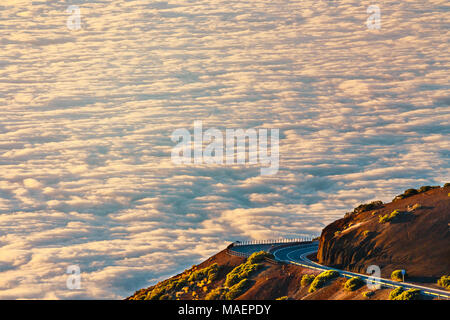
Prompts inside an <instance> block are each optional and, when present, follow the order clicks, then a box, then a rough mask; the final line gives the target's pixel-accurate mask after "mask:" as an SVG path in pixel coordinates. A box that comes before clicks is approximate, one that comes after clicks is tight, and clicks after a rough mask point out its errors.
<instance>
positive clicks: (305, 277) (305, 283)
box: [300, 274, 316, 287]
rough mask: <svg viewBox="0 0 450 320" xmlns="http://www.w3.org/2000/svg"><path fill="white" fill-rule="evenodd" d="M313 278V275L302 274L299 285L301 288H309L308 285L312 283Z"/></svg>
mask: <svg viewBox="0 0 450 320" xmlns="http://www.w3.org/2000/svg"><path fill="white" fill-rule="evenodd" d="M315 277H316V276H315V275H313V274H304V275H303V277H302V280H301V281H300V285H301V286H302V287H307V286H309V285H310V284H311V282H313V281H314V278H315Z"/></svg>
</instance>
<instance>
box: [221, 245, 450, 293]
mask: <svg viewBox="0 0 450 320" xmlns="http://www.w3.org/2000/svg"><path fill="white" fill-rule="evenodd" d="M312 239H313V238H297V239H282V240H283V242H280V239H279V240H259V241H244V242H233V243H232V244H230V245H229V246H228V248H227V249H226V253H228V254H229V255H233V256H238V257H242V258H248V257H250V256H251V253H246V252H239V251H234V250H232V249H231V248H232V247H235V246H245V245H260V244H278V246H276V247H277V248H280V247H283V244H286V243H293V242H299V243H307V242H311V241H312ZM271 249H274V248H271ZM268 251H269V252H271V251H273V250H270V249H269V250H268ZM264 260H266V261H267V262H269V263H272V264H283V263H290V264H294V265H297V266H301V267H304V268H309V269H314V270H318V271H326V270H335V271H337V272H339V273H340V275H341V276H343V277H345V278H352V277H354V276H355V274H357V275H362V274H358V273H353V274H351V273H346V271H343V270H338V269H334V268H330V267H322V266H317V267H316V266H311V265H308V264H303V263H299V262H295V261H292V260H286V261H278V260H274V259H270V258H265V259H264ZM370 282H372V283H377V284H380V285H382V286H384V287H391V288H397V287H401V285H395V284H391V283H387V282H382V281H377V280H376V279H371V280H370ZM405 287H410V288H411V287H414V285H413V286H408V284H406V285H405ZM421 291H422V292H423V293H425V294H427V295H431V296H435V297H437V298H438V299H441V298H445V299H447V300H449V299H450V294H449V295H446V294H439V293H435V292H430V291H426V289H425V290H424V289H422V290H421Z"/></svg>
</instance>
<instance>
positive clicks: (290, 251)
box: [232, 241, 450, 299]
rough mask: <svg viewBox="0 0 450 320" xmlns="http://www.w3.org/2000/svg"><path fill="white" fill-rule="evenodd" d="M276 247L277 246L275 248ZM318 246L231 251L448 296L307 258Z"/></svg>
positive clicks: (445, 293)
mask: <svg viewBox="0 0 450 320" xmlns="http://www.w3.org/2000/svg"><path fill="white" fill-rule="evenodd" d="M277 247H279V248H278V249H277ZM318 248H319V243H318V242H317V241H316V242H313V243H305V244H298V243H297V244H293V245H291V246H289V245H288V246H286V244H283V246H280V245H276V244H272V245H245V246H236V247H233V249H232V250H233V251H238V252H241V253H247V254H251V253H253V252H257V251H261V250H265V251H269V250H270V252H272V253H273V255H274V256H275V259H276V260H278V261H282V262H286V263H290V264H295V265H298V266H302V267H305V268H310V269H315V270H319V271H326V270H335V271H338V272H339V273H340V274H341V276H344V277H346V278H351V277H360V278H361V279H363V280H369V281H371V283H372V284H374V285H375V284H380V285H383V286H387V287H392V288H396V287H403V288H405V289H419V290H421V291H422V293H424V294H427V295H430V296H434V297H438V298H446V299H449V298H450V293H449V292H448V291H444V290H438V289H434V288H429V287H423V286H419V285H416V284H412V283H407V282H397V281H393V280H390V279H384V278H374V277H371V276H370V275H366V274H360V273H356V272H349V271H345V270H339V269H335V268H331V267H327V266H323V265H320V264H318V263H316V262H314V261H311V260H309V259H308V258H307V256H309V255H310V254H312V253H315V252H317V250H318Z"/></svg>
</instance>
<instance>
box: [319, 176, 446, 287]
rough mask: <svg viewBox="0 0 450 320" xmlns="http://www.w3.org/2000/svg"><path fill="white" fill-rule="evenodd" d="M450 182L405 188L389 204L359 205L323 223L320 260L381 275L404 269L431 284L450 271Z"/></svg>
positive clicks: (413, 277)
mask: <svg viewBox="0 0 450 320" xmlns="http://www.w3.org/2000/svg"><path fill="white" fill-rule="evenodd" d="M449 223H450V186H449V184H446V185H445V186H444V187H442V188H440V187H422V188H420V189H419V190H415V189H409V190H406V191H405V193H403V194H402V195H400V196H397V197H396V198H395V199H394V200H393V201H392V202H390V203H386V204H383V203H381V201H376V202H372V203H370V204H366V205H361V206H359V207H358V208H356V209H355V210H354V211H353V212H351V213H347V214H346V215H345V217H344V218H342V219H340V220H337V221H335V222H333V223H332V224H330V225H328V226H327V227H326V228H325V229H324V230H323V231H322V235H321V237H320V246H319V251H318V254H317V259H318V261H319V263H321V264H325V265H329V266H334V267H336V268H339V269H346V270H350V271H356V272H360V273H365V271H366V268H367V267H368V266H369V265H378V266H379V267H380V268H381V271H382V276H383V277H389V276H390V274H391V272H392V271H393V270H395V269H405V270H406V271H407V273H408V275H409V278H410V281H418V282H435V280H436V278H438V277H441V276H442V275H445V274H448V273H449V271H450V230H449V226H450V225H449Z"/></svg>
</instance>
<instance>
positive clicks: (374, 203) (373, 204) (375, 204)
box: [353, 200, 383, 213]
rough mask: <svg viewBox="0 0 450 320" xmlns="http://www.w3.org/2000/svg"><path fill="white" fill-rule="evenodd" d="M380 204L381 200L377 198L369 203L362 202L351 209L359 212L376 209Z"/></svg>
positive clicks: (381, 203)
mask: <svg viewBox="0 0 450 320" xmlns="http://www.w3.org/2000/svg"><path fill="white" fill-rule="evenodd" d="M382 205H383V201H379V200H377V201H372V202H370V203H363V204H360V205H359V206H357V207H356V208H355V209H354V210H353V212H354V213H360V212H364V211H369V210H374V209H378V208H379V207H381V206H382Z"/></svg>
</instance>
